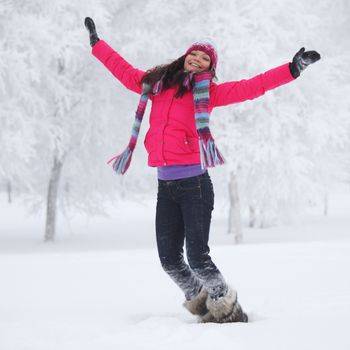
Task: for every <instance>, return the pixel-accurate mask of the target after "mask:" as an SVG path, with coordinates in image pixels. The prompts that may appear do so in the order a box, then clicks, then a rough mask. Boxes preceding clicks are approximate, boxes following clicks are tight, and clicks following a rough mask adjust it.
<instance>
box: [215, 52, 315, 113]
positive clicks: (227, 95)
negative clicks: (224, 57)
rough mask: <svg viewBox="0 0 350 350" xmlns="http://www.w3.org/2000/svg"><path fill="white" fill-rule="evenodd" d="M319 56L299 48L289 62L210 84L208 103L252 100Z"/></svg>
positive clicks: (221, 104)
mask: <svg viewBox="0 0 350 350" xmlns="http://www.w3.org/2000/svg"><path fill="white" fill-rule="evenodd" d="M320 58H321V56H320V54H319V53H317V52H316V51H305V49H304V48H302V49H300V50H299V51H298V52H297V53H296V54H295V56H294V58H293V61H292V62H291V63H286V64H283V65H282V66H279V67H276V68H273V69H270V70H268V71H267V72H265V73H262V74H258V75H257V76H255V77H253V78H250V79H243V80H240V81H231V82H226V83H223V84H218V85H217V84H212V86H211V89H210V104H211V105H212V106H213V107H219V106H226V105H229V104H233V103H239V102H243V101H246V100H253V99H255V98H257V97H259V96H262V95H264V94H265V92H266V91H269V90H272V89H275V88H277V87H279V86H281V85H284V84H287V83H289V82H291V81H293V80H295V79H296V78H297V77H299V75H300V73H301V72H302V71H303V70H304V69H305V68H306V67H307V66H308V65H310V64H312V63H315V62H316V61H318V60H319V59H320Z"/></svg>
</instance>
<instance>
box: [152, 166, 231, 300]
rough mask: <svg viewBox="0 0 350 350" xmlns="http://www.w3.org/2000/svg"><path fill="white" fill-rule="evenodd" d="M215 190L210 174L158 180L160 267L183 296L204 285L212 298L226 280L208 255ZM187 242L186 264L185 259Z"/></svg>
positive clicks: (221, 292)
mask: <svg viewBox="0 0 350 350" xmlns="http://www.w3.org/2000/svg"><path fill="white" fill-rule="evenodd" d="M213 209H214V191H213V185H212V182H211V179H210V177H209V174H208V173H207V172H206V173H204V174H203V175H199V176H194V177H190V178H187V179H180V180H171V181H163V180H158V197H157V212H156V233H157V246H158V253H159V258H160V261H161V264H162V267H163V269H164V270H165V271H166V272H167V273H168V274H169V276H170V277H171V278H172V279H173V280H174V281H175V283H176V284H177V285H178V286H179V287H180V288H181V289H182V290H183V292H184V293H185V297H186V299H188V300H189V299H192V298H193V297H195V296H196V295H197V294H198V293H199V291H200V290H201V288H202V286H204V287H205V288H206V289H207V291H208V293H209V295H210V296H211V297H212V298H213V299H217V298H218V297H219V296H222V295H224V294H225V293H226V291H227V284H226V282H225V280H224V278H223V276H222V275H221V273H220V271H219V270H218V268H217V267H216V266H215V264H214V263H213V262H212V260H211V258H210V256H209V246H208V240H209V230H210V221H211V213H212V210H213ZM185 242H186V253H187V254H186V255H187V261H188V264H187V263H186V262H185V260H184V256H183V252H184V250H183V247H184V243H185Z"/></svg>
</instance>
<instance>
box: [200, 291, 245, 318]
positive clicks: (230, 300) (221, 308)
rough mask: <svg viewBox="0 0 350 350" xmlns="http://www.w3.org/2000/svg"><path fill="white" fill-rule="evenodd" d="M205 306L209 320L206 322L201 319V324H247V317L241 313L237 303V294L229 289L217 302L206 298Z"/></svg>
mask: <svg viewBox="0 0 350 350" xmlns="http://www.w3.org/2000/svg"><path fill="white" fill-rule="evenodd" d="M206 304H207V308H208V311H209V314H208V319H209V320H208V321H207V320H206V319H205V317H203V318H202V320H203V322H216V323H229V322H248V316H247V315H246V314H245V313H244V312H243V310H242V308H241V305H239V303H238V301H237V292H236V291H235V290H234V289H232V288H229V289H228V292H227V294H226V295H224V296H223V297H220V298H218V299H217V300H214V299H212V298H210V297H208V298H207V303H206Z"/></svg>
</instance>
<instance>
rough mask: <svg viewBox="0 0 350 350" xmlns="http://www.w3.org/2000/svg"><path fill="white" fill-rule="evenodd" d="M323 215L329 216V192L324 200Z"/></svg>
mask: <svg viewBox="0 0 350 350" xmlns="http://www.w3.org/2000/svg"><path fill="white" fill-rule="evenodd" d="M323 215H324V216H327V215H328V193H327V192H326V193H325V194H324V199H323Z"/></svg>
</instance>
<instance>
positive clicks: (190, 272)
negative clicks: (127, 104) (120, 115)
mask: <svg viewBox="0 0 350 350" xmlns="http://www.w3.org/2000/svg"><path fill="white" fill-rule="evenodd" d="M85 26H86V28H87V29H88V31H89V34H90V45H91V46H92V54H93V55H94V56H96V57H97V58H98V59H99V60H100V61H101V62H102V63H103V64H104V65H105V66H106V67H107V69H108V70H109V71H110V72H111V73H112V74H113V75H114V76H115V77H116V78H117V79H118V80H119V81H120V82H121V83H122V84H123V85H125V86H126V87H127V88H128V89H130V90H132V91H134V92H136V93H138V94H141V98H140V102H139V106H138V108H137V111H136V117H135V122H134V126H133V129H132V136H131V139H130V142H129V145H128V147H127V148H126V150H125V151H124V152H123V153H121V154H120V155H118V156H116V157H114V158H112V160H111V161H113V167H114V169H115V171H116V172H117V173H120V174H124V173H125V171H126V170H127V168H128V166H129V165H130V161H131V156H132V152H133V150H134V148H135V145H136V141H137V136H138V133H139V129H140V124H141V121H142V117H143V114H144V111H145V108H146V103H147V100H148V98H150V99H151V100H152V110H151V114H150V128H149V130H148V132H147V135H146V137H145V142H144V143H145V147H146V149H147V151H148V165H149V166H152V167H157V170H158V196H157V209H156V237H157V247H158V253H159V258H160V261H161V264H162V267H163V268H164V270H165V271H166V272H167V273H168V274H169V276H170V277H171V278H172V279H173V280H174V281H175V283H176V284H177V285H178V286H179V287H180V288H181V289H182V291H183V292H184V294H185V298H186V300H185V302H184V306H185V308H186V309H187V310H189V311H190V312H191V313H192V314H194V315H197V316H198V317H199V320H200V321H201V322H217V323H226V322H247V321H248V317H247V315H246V314H245V313H244V312H243V310H242V308H241V306H240V304H239V303H238V300H237V292H236V291H235V290H234V289H233V288H231V287H230V286H229V285H228V284H227V283H226V281H225V279H224V278H223V276H222V274H221V273H220V271H219V270H218V268H217V267H216V265H215V264H214V263H213V261H212V260H211V258H210V256H209V246H208V239H209V228H210V221H211V213H212V210H213V205H214V192H213V185H212V183H211V180H210V177H209V174H208V172H207V168H208V167H212V166H215V165H219V164H222V163H223V162H224V161H223V157H222V155H221V153H220V152H219V150H218V149H217V147H216V145H215V142H214V139H213V137H212V135H211V133H210V129H209V114H210V112H211V111H212V110H213V108H214V107H219V106H224V105H228V104H232V103H238V102H242V101H245V100H247V99H254V98H257V97H259V96H261V95H263V94H264V93H265V92H266V91H268V90H271V89H274V88H276V87H278V86H281V85H283V84H286V83H288V82H290V81H293V80H294V79H295V78H297V77H298V76H299V75H300V72H301V71H302V70H304V69H305V68H306V67H307V66H308V65H309V64H311V63H314V62H316V61H317V60H319V59H320V55H319V54H318V53H317V52H315V51H308V52H305V50H304V48H302V49H301V50H300V51H299V52H298V53H297V54H296V55H295V56H294V58H293V62H292V63H286V64H284V65H282V66H280V67H277V68H274V69H272V70H270V71H267V72H266V73H264V74H259V75H257V76H256V77H254V78H252V79H248V80H242V81H238V82H237V81H233V82H227V83H224V84H219V85H218V84H215V83H214V82H212V80H213V78H214V77H215V70H216V65H217V61H218V57H217V52H216V49H215V46H214V45H213V44H212V43H211V42H208V41H201V42H196V43H194V44H192V45H191V46H190V47H189V48H188V50H187V51H186V52H185V53H184V54H183V55H182V56H181V57H180V58H178V59H177V60H175V61H174V62H172V63H170V64H167V65H162V66H158V67H155V68H153V69H152V70H150V71H147V72H143V71H141V70H139V69H136V68H133V67H132V66H131V65H130V64H129V63H128V62H126V61H125V60H124V59H123V58H122V57H121V56H120V55H119V54H118V53H117V52H115V51H114V50H113V49H112V48H111V47H110V46H108V45H107V44H106V43H105V42H104V41H103V40H100V39H99V38H98V36H97V33H96V28H95V24H94V22H93V20H92V19H91V18H89V17H87V18H86V19H85ZM185 241H186V254H187V260H188V264H187V263H186V262H185V261H184V258H183V246H184V243H185Z"/></svg>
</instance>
